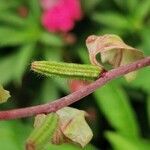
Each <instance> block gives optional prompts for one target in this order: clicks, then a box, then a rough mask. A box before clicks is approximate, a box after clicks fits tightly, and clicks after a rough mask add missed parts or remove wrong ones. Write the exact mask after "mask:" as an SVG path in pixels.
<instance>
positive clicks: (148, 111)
mask: <svg viewBox="0 0 150 150" xmlns="http://www.w3.org/2000/svg"><path fill="white" fill-rule="evenodd" d="M147 114H148V123H149V127H150V93H149V95H148V98H147Z"/></svg>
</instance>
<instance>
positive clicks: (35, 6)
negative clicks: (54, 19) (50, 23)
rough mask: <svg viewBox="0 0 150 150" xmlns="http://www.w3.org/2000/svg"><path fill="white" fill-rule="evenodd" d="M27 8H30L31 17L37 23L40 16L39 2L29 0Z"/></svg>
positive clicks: (37, 0)
mask: <svg viewBox="0 0 150 150" xmlns="http://www.w3.org/2000/svg"><path fill="white" fill-rule="evenodd" d="M29 6H30V8H29V10H30V12H31V15H32V17H33V18H35V19H37V21H39V19H40V16H41V8H40V4H39V0H30V1H29Z"/></svg>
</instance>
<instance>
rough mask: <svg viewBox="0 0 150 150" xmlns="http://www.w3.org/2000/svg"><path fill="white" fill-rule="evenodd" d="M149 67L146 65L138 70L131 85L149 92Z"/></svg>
mask: <svg viewBox="0 0 150 150" xmlns="http://www.w3.org/2000/svg"><path fill="white" fill-rule="evenodd" d="M149 75H150V68H149V67H146V68H144V69H141V70H139V71H138V74H137V77H136V78H135V80H133V82H132V86H133V87H138V88H142V89H144V90H146V91H147V92H150V77H149Z"/></svg>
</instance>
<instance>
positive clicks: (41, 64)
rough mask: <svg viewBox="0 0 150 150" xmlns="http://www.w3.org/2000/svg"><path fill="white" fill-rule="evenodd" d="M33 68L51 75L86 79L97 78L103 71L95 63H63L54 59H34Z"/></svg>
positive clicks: (43, 73)
mask: <svg viewBox="0 0 150 150" xmlns="http://www.w3.org/2000/svg"><path fill="white" fill-rule="evenodd" d="M31 70H33V71H35V72H37V73H40V74H42V75H46V76H50V77H64V78H74V79H84V80H95V79H97V78H98V77H99V75H100V73H101V72H102V71H103V69H102V68H99V67H98V66H94V65H82V64H74V63H62V62H54V61H34V62H33V63H32V65H31Z"/></svg>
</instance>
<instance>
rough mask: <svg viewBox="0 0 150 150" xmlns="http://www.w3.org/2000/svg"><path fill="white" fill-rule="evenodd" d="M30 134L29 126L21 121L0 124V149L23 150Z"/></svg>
mask: <svg viewBox="0 0 150 150" xmlns="http://www.w3.org/2000/svg"><path fill="white" fill-rule="evenodd" d="M29 132H30V128H29V127H28V125H23V124H22V123H20V122H19V121H7V122H6V121H1V122H0V148H1V149H5V150H22V149H24V145H25V144H24V142H25V139H26V137H27V136H28V134H29Z"/></svg>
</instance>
